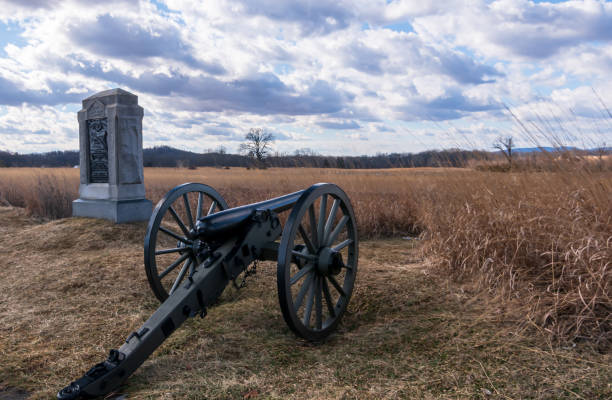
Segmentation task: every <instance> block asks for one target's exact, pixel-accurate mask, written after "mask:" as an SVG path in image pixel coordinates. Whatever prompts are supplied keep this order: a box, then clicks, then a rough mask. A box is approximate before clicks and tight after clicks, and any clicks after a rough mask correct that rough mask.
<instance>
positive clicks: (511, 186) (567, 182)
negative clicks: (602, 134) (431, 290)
mask: <svg viewBox="0 0 612 400" xmlns="http://www.w3.org/2000/svg"><path fill="white" fill-rule="evenodd" d="M419 201H420V205H419V206H418V207H417V208H418V209H419V210H420V214H419V218H420V219H419V220H420V222H421V224H422V225H424V226H425V227H426V228H427V229H426V231H425V232H424V234H423V235H424V237H425V238H427V239H428V240H426V241H425V243H426V246H425V247H424V250H425V251H426V252H427V253H428V254H430V255H435V256H436V257H438V265H439V266H440V268H441V269H442V270H443V272H444V273H445V274H448V275H449V276H451V277H452V278H454V279H456V280H458V281H462V282H467V283H469V284H472V285H474V286H475V287H476V288H479V289H484V290H487V291H489V292H490V293H491V294H493V295H494V296H495V297H497V299H498V300H499V301H500V304H502V305H504V306H506V307H508V308H509V310H510V311H511V313H512V314H514V315H515V316H518V318H519V320H521V323H522V325H523V326H534V327H537V328H538V329H541V330H543V331H544V332H546V333H547V334H549V335H550V336H551V337H553V338H555V339H558V340H577V339H590V340H594V341H595V342H596V343H597V344H598V345H601V346H602V347H606V346H608V345H609V343H610V339H612V336H611V334H612V330H611V326H610V324H611V318H610V312H611V311H612V309H611V306H612V303H611V299H610V283H611V282H612V271H611V268H610V267H611V266H612V179H611V175H610V173H586V172H585V171H584V170H576V171H575V172H574V173H570V172H556V173H524V172H523V173H515V174H500V173H478V172H475V173H474V174H472V175H470V176H468V177H465V178H464V179H463V180H461V181H451V180H449V181H448V182H445V184H443V185H440V184H435V183H434V184H432V185H430V186H429V187H428V188H424V190H423V193H422V196H421V198H420V199H419Z"/></svg>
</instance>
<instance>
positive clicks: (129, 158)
mask: <svg viewBox="0 0 612 400" xmlns="http://www.w3.org/2000/svg"><path fill="white" fill-rule="evenodd" d="M142 116H143V108H142V107H140V106H139V105H138V96H136V95H134V94H132V93H129V92H127V91H125V90H122V89H111V90H106V91H104V92H100V93H97V94H94V95H93V96H91V97H88V98H86V99H85V100H83V109H82V110H81V111H79V112H78V120H79V143H80V146H79V147H80V169H81V184H80V186H79V199H77V200H75V201H73V202H72V215H73V216H75V217H94V218H105V219H109V220H111V221H114V222H116V223H122V222H132V221H144V220H148V219H149V217H150V216H151V210H152V204H151V202H150V201H149V200H147V199H145V187H144V179H143V167H142Z"/></svg>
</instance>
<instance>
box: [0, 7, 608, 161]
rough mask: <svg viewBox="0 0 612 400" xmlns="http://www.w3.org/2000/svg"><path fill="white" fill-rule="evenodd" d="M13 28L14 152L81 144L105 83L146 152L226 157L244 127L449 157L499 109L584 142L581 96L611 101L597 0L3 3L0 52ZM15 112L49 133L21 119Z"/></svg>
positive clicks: (2, 87) (1, 100)
mask: <svg viewBox="0 0 612 400" xmlns="http://www.w3.org/2000/svg"><path fill="white" fill-rule="evenodd" d="M9 21H10V22H11V23H17V24H18V25H19V26H20V27H21V28H22V29H23V33H22V34H21V37H22V38H23V39H24V40H25V45H24V44H23V43H22V44H15V43H12V42H10V41H8V42H6V43H4V44H3V45H2V47H3V49H4V53H5V55H4V56H3V57H1V56H0V107H1V108H2V109H3V112H0V114H3V115H2V117H0V148H5V149H9V150H13V151H15V150H16V151H22V152H23V151H42V150H49V149H54V148H62V149H64V148H77V143H76V135H75V134H74V132H76V130H77V126H76V118H75V117H74V109H75V108H78V104H79V102H80V100H81V99H82V98H84V97H87V96H88V95H89V94H91V93H93V92H96V91H99V90H104V89H107V88H110V87H116V86H119V87H123V88H125V89H127V90H131V91H133V92H135V93H136V94H138V95H139V98H140V102H141V104H142V105H143V106H144V107H145V109H146V117H145V122H144V127H145V137H144V139H145V145H156V144H166V145H173V146H176V147H181V148H190V149H193V150H203V149H207V148H214V147H217V146H219V145H224V146H226V147H227V148H228V149H230V150H234V149H237V144H238V141H239V140H240V138H241V137H242V135H243V134H244V132H246V131H248V129H249V128H250V127H253V126H264V127H268V128H269V129H270V130H273V131H276V132H281V133H282V132H284V134H286V135H287V137H288V138H291V139H290V140H283V141H282V143H280V141H279V144H278V145H279V148H281V149H283V151H289V152H291V151H292V150H293V149H297V148H304V147H309V148H313V149H315V150H317V151H320V152H322V153H326V152H328V154H333V153H338V152H341V153H343V152H349V153H360V152H364V153H369V154H371V153H375V152H379V151H416V150H422V149H425V148H441V147H451V146H455V145H456V144H457V143H455V142H456V140H454V139H452V135H457V138H460V140H459V141H460V142H462V141H464V137H466V135H467V133H466V132H467V129H471V130H472V131H473V135H471V138H470V140H469V141H468V142H465V143H463V144H462V145H465V146H472V147H476V146H484V147H486V146H487V144H486V143H487V141H488V140H490V139H491V137H492V136H494V135H495V134H500V133H501V132H502V131H503V130H507V129H508V119H509V116H508V115H507V113H505V111H504V107H503V106H504V104H506V105H510V106H512V107H513V108H514V109H515V110H516V113H517V115H519V114H520V115H521V116H523V117H525V118H527V119H529V120H531V119H533V118H535V117H536V110H540V111H541V112H543V111H542V110H544V109H554V108H555V107H556V109H559V110H561V109H565V110H567V109H571V110H572V111H571V112H567V113H563V112H555V113H553V114H551V115H554V118H563V119H564V120H565V121H569V120H570V119H571V118H574V119H575V120H579V121H582V122H584V121H591V122H584V123H585V125H584V130H588V131H589V132H591V131H593V129H594V128H593V127H595V125H593V122H592V121H605V116H602V114H601V109H602V105H601V103H600V102H599V99H598V98H597V96H595V95H594V94H593V91H592V90H591V89H590V86H593V87H595V88H596V89H597V91H598V93H599V94H600V97H601V100H602V101H603V102H604V103H605V104H608V105H611V104H612V97H611V96H612V95H610V93H612V91H611V90H610V89H611V88H610V83H609V82H610V71H611V70H612V69H611V67H612V30H610V29H609V27H610V26H612V4H611V3H606V2H603V1H594V0H587V1H584V2H578V1H568V2H565V3H560V4H552V3H540V4H536V3H533V2H531V1H527V0H520V1H515V0H513V1H510V0H498V1H494V2H487V1H484V0H471V1H469V2H465V1H461V2H459V1H450V2H434V1H429V2H427V1H422V2H414V1H403V0H395V1H391V2H387V1H385V0H375V1H351V2H348V1H346V2H345V1H337V0H336V1H326V0H319V1H306V2H292V1H278V0H275V1H271V0H256V1H238V2H230V1H219V2H207V3H206V4H202V3H201V2H197V1H187V0H167V1H165V2H163V1H158V2H157V4H154V3H151V2H149V1H146V0H141V1H139V2H135V1H127V0H124V1H119V0H117V1H113V2H104V3H95V2H93V3H92V2H89V1H84V0H67V1H61V2H60V1H56V2H53V1H51V2H42V1H30V2H21V1H16V0H14V1H13V0H11V1H6V0H5V1H4V2H3V6H2V7H0V44H2V43H3V42H2V36H1V33H2V30H1V29H2V25H1V23H2V22H5V23H6V22H9ZM398 24H399V25H398ZM398 26H399V27H400V28H398ZM397 30H402V31H401V32H398V31H397ZM411 30H413V31H412V32H410V31H411ZM407 31H408V32H407ZM63 104H70V105H71V107H70V110H69V111H68V110H65V111H62V110H61V107H60V106H61V105H63ZM28 112H33V113H37V114H38V115H44V116H45V119H46V120H47V121H49V120H54V119H55V120H57V122H58V123H57V124H55V125H56V127H54V128H48V127H47V128H43V123H42V120H41V119H40V117H36V118H33V119H32V120H31V121H29V122H28V125H26V126H25V127H24V124H23V123H19V121H20V120H21V119H27V118H28V116H27V113H28ZM539 115H540V116H541V115H548V114H542V113H541V114H539ZM405 123H409V124H411V125H410V126H411V128H410V129H404V128H402V127H404V125H403V124H405ZM481 123H482V124H484V125H480V124H481ZM413 124H417V125H418V126H416V127H414V126H413ZM568 124H569V122H568ZM47 125H49V123H47ZM600 127H603V128H600V129H599V130H600V131H602V130H603V132H604V134H609V133H610V123H609V122H602V123H601V124H600ZM445 129H447V131H445ZM572 129H576V128H572ZM28 132H29V133H28ZM34 132H38V133H34ZM44 132H50V133H49V134H45V133H44ZM71 132H72V133H71ZM445 132H446V133H445ZM347 134H349V135H353V136H347ZM449 134H450V135H451V136H449ZM20 135H21V136H20ZM589 135H591V133H584V135H583V136H585V137H586V136H589ZM575 136H576V135H575ZM577 136H579V135H577ZM19 137H21V138H23V139H24V140H23V141H19V140H18V138H19ZM362 139H368V140H362ZM313 141H314V142H315V143H314V144H313ZM346 141H349V142H350V143H351V144H350V145H348V146H347V145H342V143H345V142H346ZM319 149H320V150H319Z"/></svg>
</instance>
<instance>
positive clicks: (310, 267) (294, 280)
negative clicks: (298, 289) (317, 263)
mask: <svg viewBox="0 0 612 400" xmlns="http://www.w3.org/2000/svg"><path fill="white" fill-rule="evenodd" d="M313 269H314V265H313V264H308V265H306V266H305V267H304V268H302V269H301V270H299V271H298V272H297V273H296V274H295V275H293V277H292V278H291V279H290V280H289V285H291V286H293V285H295V284H296V283H297V282H298V281H299V280H300V279H301V278H302V277H303V276H304V275H307V274H308V273H309V272H310V271H312V270H313Z"/></svg>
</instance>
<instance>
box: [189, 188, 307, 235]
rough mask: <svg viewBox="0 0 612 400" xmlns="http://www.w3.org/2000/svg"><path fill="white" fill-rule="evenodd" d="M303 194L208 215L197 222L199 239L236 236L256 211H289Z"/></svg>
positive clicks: (289, 195)
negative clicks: (238, 229)
mask: <svg viewBox="0 0 612 400" xmlns="http://www.w3.org/2000/svg"><path fill="white" fill-rule="evenodd" d="M302 193H304V190H300V191H297V192H294V193H290V194H287V195H284V196H280V197H276V198H274V199H270V200H265V201H261V202H259V203H253V204H247V205H244V206H240V207H236V208H230V209H229V210H224V211H219V212H217V213H215V214H211V215H208V216H206V217H204V218H201V219H200V220H198V221H197V223H196V227H195V228H196V234H197V236H198V238H200V239H202V240H205V241H206V240H223V239H225V238H226V236H228V235H235V234H236V231H235V230H236V229H237V228H239V227H240V226H242V224H243V223H244V222H245V221H247V220H248V218H249V216H250V215H251V214H252V213H253V212H254V211H255V210H271V211H274V212H276V213H279V212H282V211H286V210H289V209H291V208H292V207H293V205H294V204H295V203H296V202H297V201H298V199H299V198H300V196H301V195H302Z"/></svg>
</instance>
